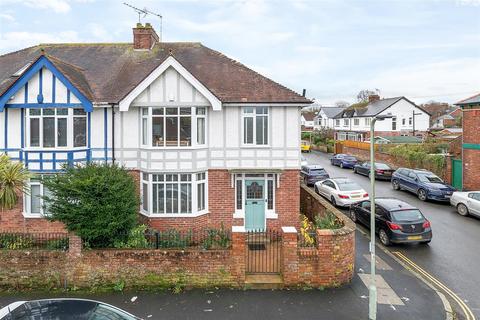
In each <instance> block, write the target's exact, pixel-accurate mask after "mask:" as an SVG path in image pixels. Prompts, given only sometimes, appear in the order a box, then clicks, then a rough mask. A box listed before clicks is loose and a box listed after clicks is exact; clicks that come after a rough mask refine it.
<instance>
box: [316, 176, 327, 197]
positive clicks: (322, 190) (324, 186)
mask: <svg viewBox="0 0 480 320" xmlns="http://www.w3.org/2000/svg"><path fill="white" fill-rule="evenodd" d="M327 183H328V180H325V181H323V182H321V183H320V185H319V186H318V188H317V190H318V193H320V195H322V196H324V197H326V196H327V194H328V193H327V189H328V187H327Z"/></svg>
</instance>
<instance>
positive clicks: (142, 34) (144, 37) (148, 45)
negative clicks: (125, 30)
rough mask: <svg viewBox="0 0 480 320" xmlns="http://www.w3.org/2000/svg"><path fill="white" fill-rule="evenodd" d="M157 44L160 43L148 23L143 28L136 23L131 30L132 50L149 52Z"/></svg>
mask: <svg viewBox="0 0 480 320" xmlns="http://www.w3.org/2000/svg"><path fill="white" fill-rule="evenodd" d="M157 42H160V38H159V37H158V35H157V33H156V32H155V29H153V27H152V25H151V24H150V23H148V22H147V23H145V26H144V25H142V24H141V23H137V26H136V27H135V28H133V48H134V49H136V50H151V49H152V48H153V46H155V43H157Z"/></svg>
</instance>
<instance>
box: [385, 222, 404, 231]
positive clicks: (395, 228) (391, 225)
mask: <svg viewBox="0 0 480 320" xmlns="http://www.w3.org/2000/svg"><path fill="white" fill-rule="evenodd" d="M387 225H388V227H389V228H390V230H402V226H400V225H398V224H396V223H393V222H389V221H387Z"/></svg>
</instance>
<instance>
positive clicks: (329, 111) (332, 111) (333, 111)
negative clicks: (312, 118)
mask: <svg viewBox="0 0 480 320" xmlns="http://www.w3.org/2000/svg"><path fill="white" fill-rule="evenodd" d="M343 110H345V108H343V107H328V108H327V107H324V108H321V109H320V111H323V113H325V115H326V116H327V117H328V118H334V117H335V116H336V115H337V114H339V113H340V112H342V111H343Z"/></svg>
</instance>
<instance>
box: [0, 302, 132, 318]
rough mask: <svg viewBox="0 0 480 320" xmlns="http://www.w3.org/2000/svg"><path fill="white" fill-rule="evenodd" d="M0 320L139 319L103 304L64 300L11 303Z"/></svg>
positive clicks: (1, 314) (2, 313)
mask: <svg viewBox="0 0 480 320" xmlns="http://www.w3.org/2000/svg"><path fill="white" fill-rule="evenodd" d="M0 319H1V320H17V319H18V320H20V319H22V320H23V319H116V320H139V319H140V318H138V317H136V316H134V315H132V314H130V313H128V312H126V311H123V310H122V309H119V308H117V307H114V306H112V305H109V304H106V303H103V302H99V301H94V300H86V299H72V298H65V299H46V300H32V301H17V302H13V303H11V304H9V305H8V306H6V307H4V308H2V309H1V310H0Z"/></svg>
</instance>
